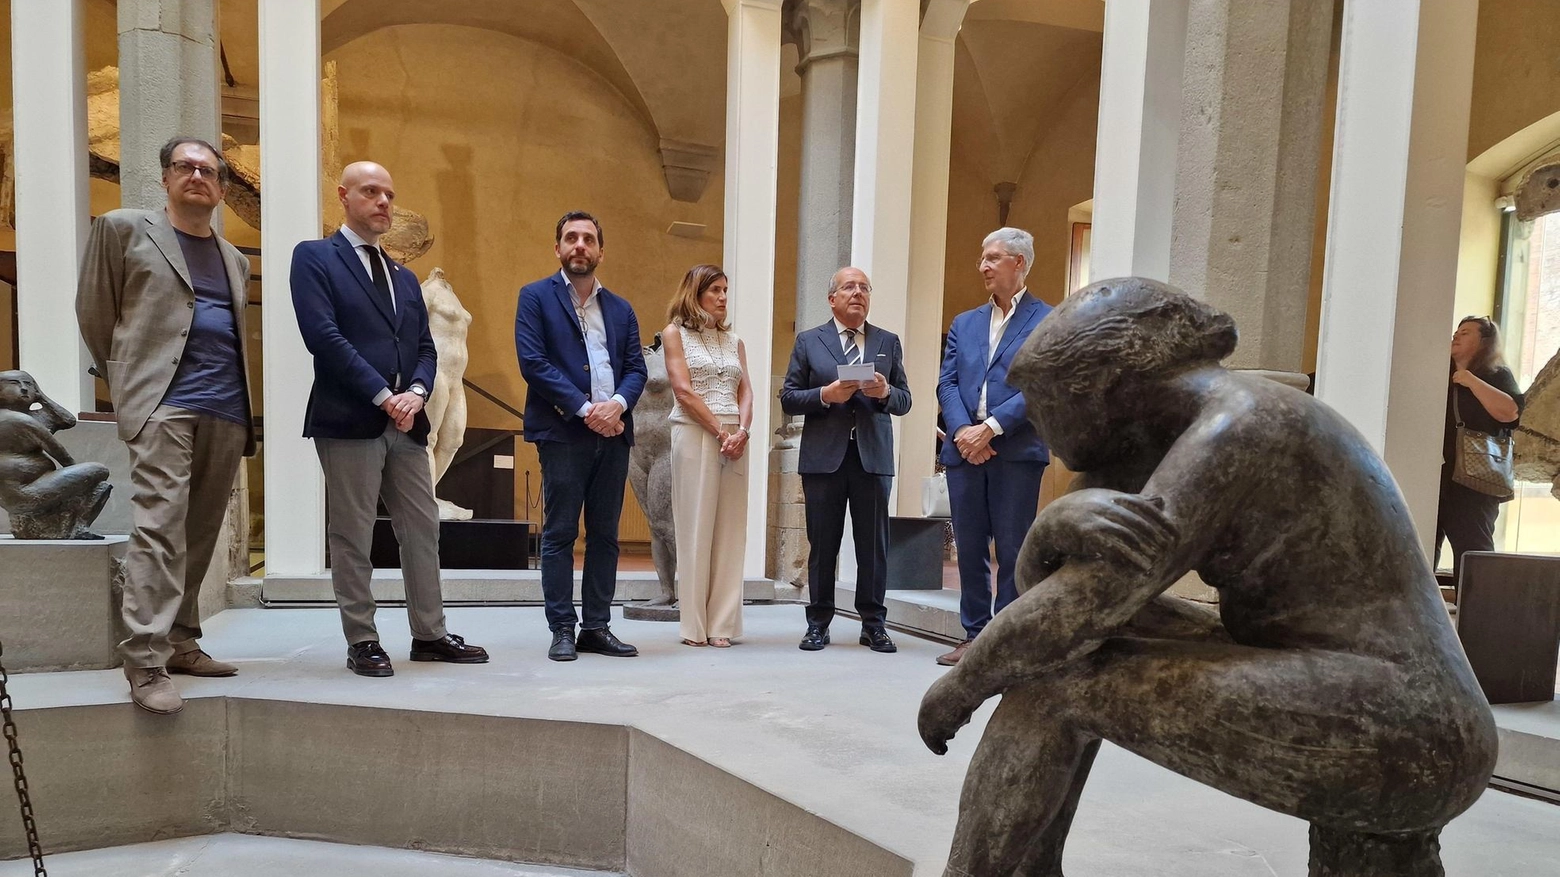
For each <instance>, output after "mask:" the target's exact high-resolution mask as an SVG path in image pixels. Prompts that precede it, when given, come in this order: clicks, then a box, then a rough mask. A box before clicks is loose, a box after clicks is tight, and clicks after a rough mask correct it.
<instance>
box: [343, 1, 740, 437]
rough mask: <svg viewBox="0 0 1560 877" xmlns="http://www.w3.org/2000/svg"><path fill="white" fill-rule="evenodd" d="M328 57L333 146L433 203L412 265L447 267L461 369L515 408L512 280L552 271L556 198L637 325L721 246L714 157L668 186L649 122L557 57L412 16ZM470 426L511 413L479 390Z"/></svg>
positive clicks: (520, 396) (400, 197) (651, 325)
mask: <svg viewBox="0 0 1560 877" xmlns="http://www.w3.org/2000/svg"><path fill="white" fill-rule="evenodd" d="M327 60H334V61H336V62H337V64H338V71H339V72H338V75H339V77H340V83H341V103H340V118H341V153H342V159H343V160H344V161H353V160H357V159H373V160H375V161H378V162H380V163H382V164H384V165H385V166H386V167H387V168H389V170H390V171H391V173H392V174H393V175H394V178H395V183H396V190H397V203H398V204H400V205H401V206H403V207H405V208H408V209H412V210H416V211H418V212H420V213H422V214H424V215H425V216H427V217H428V221H429V224H430V226H431V227H432V229H433V232H434V234H435V236H436V240H435V243H434V245H433V248H432V250H430V251H429V253H428V254H427V255H425V256H423V257H422V258H421V259H418V260H417V261H416V262H415V263H413V264H412V266H411V267H412V269H413V270H414V271H415V272H416V273H417V274H418V276H419V277H425V276H426V275H427V273H428V272H429V271H430V270H432V269H433V268H434V267H435V266H440V267H443V268H444V271H445V273H446V275H447V276H448V277H449V280H450V283H451V285H452V286H453V287H454V289H455V292H456V294H457V295H459V296H460V298H461V301H462V303H463V304H465V306H466V309H467V310H469V311H471V314H472V318H473V319H472V325H471V335H470V339H469V342H468V344H469V347H470V354H471V363H470V366H469V367H468V369H467V372H466V376H467V378H468V379H469V380H471V381H473V382H475V383H477V384H480V385H481V386H482V387H484V388H486V389H488V390H489V391H490V392H492V393H494V394H495V395H497V396H499V397H500V398H503V399H505V400H506V401H508V402H509V403H510V404H512V405H514V406H515V407H520V404H521V403H522V402H523V400H524V398H525V388H524V383H523V382H522V381H521V378H520V373H519V369H518V367H517V365H516V362H515V352H514V312H515V299H516V294H517V292H518V290H519V288H520V286H521V285H523V284H525V283H527V282H530V281H532V280H535V279H537V278H540V277H544V276H546V275H549V274H552V273H555V272H557V271H558V270H559V269H558V261H557V258H556V256H555V255H554V253H553V235H554V228H555V224H556V222H557V219H558V217H559V216H561V215H563V213H564V212H566V211H568V210H571V209H583V210H588V211H590V212H592V213H594V214H595V215H596V216H597V218H598V219H600V221H601V223H602V226H603V233H604V238H605V244H606V245H605V248H604V258H603V262H602V265H601V269H600V277H601V280H602V282H603V284H604V285H605V286H607V287H608V288H609V289H612V290H613V291H614V292H617V293H619V294H620V295H623V296H624V297H625V298H627V299H628V300H629V301H630V302H631V303H632V304H633V305H634V309H635V311H636V313H637V314H638V316H639V321H640V327H641V331H642V332H643V334H644V335H645V337H646V339H647V340H648V339H649V337H651V336H652V335H653V333H654V332H655V331H656V330H658V329H660V328H661V327H662V326H663V325H665V308H666V303H667V301H668V299H669V298H670V296H671V294H672V292H673V291H674V290H675V288H676V284H677V282H678V280H680V279H681V277H682V275H683V273H684V272H685V271H686V270H687V269H688V267H689V266H691V265H694V264H696V263H699V262H719V261H720V258H721V246H720V242H719V238H720V229H721V216H722V199H723V190H722V184H721V169H720V168H719V167H717V168H716V169H715V171H714V172H713V174H712V175H711V176H712V179H711V181H710V185H709V187H708V188H707V189H706V190H705V193H704V196H703V198H702V200H701V201H700V202H699V203H697V204H685V203H681V202H675V201H673V200H672V199H671V196H670V195H669V194H667V191H666V187H665V184H664V181H663V177H662V171H661V163H660V158H659V153H658V142H657V138H656V135H655V134H654V132H652V131H650V130H649V129H648V128H647V127H646V126H645V125H644V123H643V122H642V121H641V120H640V118H639V117H638V116H636V115H635V114H634V112H633V111H632V110H631V108H630V106H629V105H628V103H627V102H626V101H625V100H624V99H623V97H622V96H621V95H620V94H619V93H618V92H616V91H615V90H614V89H612V87H611V86H609V85H608V84H607V83H606V82H605V81H604V80H602V79H601V78H600V77H598V76H597V75H596V74H594V73H592V72H590V71H589V70H587V69H585V68H584V67H582V66H580V65H578V64H576V63H575V62H573V61H571V60H570V59H568V58H567V57H565V56H563V55H561V54H558V53H556V52H553V51H551V50H549V49H546V48H543V47H541V46H538V45H537V44H535V43H529V42H525V41H522V40H519V39H516V38H514V37H510V36H506V35H502V34H498V33H494V32H492V31H486V30H478V29H474V28H464V27H457V26H451V25H411V26H404V27H394V28H387V29H384V30H380V31H376V32H374V33H371V34H369V35H367V36H365V37H363V38H361V39H359V40H356V41H354V42H352V43H349V44H347V45H346V46H343V47H342V48H341V49H340V50H339V51H337V52H335V53H333V54H332V55H331V56H330V58H329V59H327ZM332 218H339V215H338V217H332ZM674 220H682V221H686V222H698V223H704V224H705V225H706V226H707V228H708V230H707V232H706V235H705V237H704V238H702V239H697V240H694V239H688V238H682V237H675V236H672V235H668V234H666V233H665V230H666V228H667V226H669V225H670V224H671V222H672V221H674ZM471 425H472V426H478V427H490V428H506V427H512V426H514V425H515V424H514V421H513V419H512V418H511V417H509V416H508V415H507V414H505V413H504V412H502V411H501V410H500V409H498V408H497V407H496V406H493V405H490V404H488V403H487V402H484V401H473V404H472V409H471Z"/></svg>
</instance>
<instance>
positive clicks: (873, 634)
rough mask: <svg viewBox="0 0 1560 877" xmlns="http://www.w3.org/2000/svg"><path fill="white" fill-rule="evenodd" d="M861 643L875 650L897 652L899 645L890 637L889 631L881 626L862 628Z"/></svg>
mask: <svg viewBox="0 0 1560 877" xmlns="http://www.w3.org/2000/svg"><path fill="white" fill-rule="evenodd" d="M861 644H862V645H864V646H866V647H868V648H870V649H871V650H872V651H874V652H897V651H899V647H898V646H896V645H894V641H893V640H891V639H889V638H888V631H886V630H884V629H883V628H881V627H868V628H862V630H861Z"/></svg>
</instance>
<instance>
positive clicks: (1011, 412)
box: [937, 292, 1051, 466]
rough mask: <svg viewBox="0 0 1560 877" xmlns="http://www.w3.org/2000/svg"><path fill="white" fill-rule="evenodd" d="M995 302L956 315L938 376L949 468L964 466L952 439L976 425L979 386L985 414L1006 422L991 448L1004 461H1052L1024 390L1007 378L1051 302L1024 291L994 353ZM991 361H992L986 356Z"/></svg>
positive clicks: (944, 450) (944, 455)
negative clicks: (983, 395) (1032, 420)
mask: <svg viewBox="0 0 1560 877" xmlns="http://www.w3.org/2000/svg"><path fill="white" fill-rule="evenodd" d="M992 307H993V305H992V304H991V302H989V301H988V302H986V303H985V304H983V305H981V306H980V307H978V308H975V309H974V310H971V311H965V312H964V313H962V314H959V315H958V316H957V317H954V318H953V325H952V326H949V327H948V347H947V350H945V351H944V352H943V363H942V371H941V373H940V374H939V375H938V378H937V402H938V404H939V405H941V406H942V416H943V427H944V431H945V432H946V434H947V435H946V438H944V439H943V446H942V453H941V454H940V456H939V459H941V460H942V462H943V465H945V466H962V465H963V464H964V458H963V457H961V456H959V449H958V448H957V447H956V446H955V445H954V443H953V437H954V436H955V435H958V432H959V430H961V429H963V428H964V427H966V426H969V425H971V424H974V423H978V422H980V421H977V420H976V419H975V413H976V411H978V410H979V409H980V388H981V386H982V385H985V387H986V415H987V416H988V417H995V418H996V419H997V423H1000V424H1002V434H1001V435H999V436H996V437H995V438H993V439H992V440H991V449H992V450H993V451H996V453H997V459H999V460H1025V461H1030V462H1041V463H1049V462H1050V461H1051V452H1050V450H1049V449H1047V448H1046V446H1045V442H1043V441H1041V440H1040V435H1039V434H1038V433H1036V432H1035V426H1034V424H1033V423H1030V422H1029V417H1028V412H1027V411H1026V407H1025V404H1024V394H1022V393H1020V392H1019V391H1018V389H1017V388H1015V387H1013V386H1012V385H1011V384H1009V383H1008V382H1007V373H1008V368H1009V367H1010V366H1012V365H1013V356H1014V354H1016V353H1018V349H1019V348H1020V347H1023V346H1024V341H1025V340H1026V339H1027V338H1029V333H1030V332H1033V331H1034V329H1035V327H1036V326H1038V325H1040V321H1041V320H1043V319H1045V315H1046V314H1049V313H1050V312H1051V306H1050V305H1048V304H1046V303H1045V302H1043V301H1041V300H1040V299H1038V298H1035V297H1034V295H1032V294H1031V293H1028V292H1026V293H1024V297H1023V298H1022V299H1019V302H1018V313H1015V314H1014V315H1013V316H1012V317H1011V318H1010V319H1009V320H1008V323H1007V326H1005V327H1003V329H1002V337H1001V338H999V339H998V340H997V353H996V355H995V356H989V354H990V352H991V309H992ZM988 358H989V359H990V364H989V365H988V364H987V359H988Z"/></svg>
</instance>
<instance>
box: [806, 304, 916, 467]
mask: <svg viewBox="0 0 1560 877" xmlns="http://www.w3.org/2000/svg"><path fill="white" fill-rule="evenodd" d="M862 353H863V357H862V360H861V361H862V362H870V363H872V364H873V366H874V367H875V368H876V369H877V371H878V372H879V373H880V374H882V375H883V376H884V377H886V378H887V379H888V384H889V387H888V398H886V399H873V398H870V397H868V396H865V395H863V394H861V393H856V394H855V395H853V396H851V397H850V398H849V399H847V400H846V401H845V402H843V403H840V404H835V405H825V404H824V403H823V388H824V387H825V386H827V385H829V384H831V383H833V382H834V379H835V378H837V377H839V368H840V366H842V365H844V364H845V351H844V346H843V344H842V343H841V341H840V336H839V334H838V333H836V332H835V331H834V321H833V320H830V321H829V322H827V323H824V324H823V325H822V326H819V327H817V328H815V329H808V330H807V331H806V332H803V333H801V334H800V335H797V336H796V346H795V347H793V348H792V349H791V365H790V367H788V368H787V369H786V372H785V383H784V384H783V385H782V386H781V389H780V408H781V410H783V411H784V412H785V413H786V414H791V415H796V414H801V415H805V416H804V418H803V420H802V446H801V449H800V451H799V452H798V465H797V471H799V472H801V473H803V474H807V475H819V474H828V473H830V472H835V471H838V470H839V468H840V462H841V461H843V460H844V459H845V448H846V445H847V444H848V443H849V442H850V431H851V428H852V427H855V429H856V452H857V453H858V454H859V455H860V456H861V468H863V469H865V470H866V471H867V472H870V473H871V474H873V475H893V474H894V422H893V420H892V419H891V417H894V416H903V415H904V414H905V412H907V411H909V410H910V385H909V383H908V382H907V381H906V380H905V357H904V351H903V349H902V348H901V347H900V345H899V336H898V335H895V334H894V333H893V332H890V331H888V330H886V329H880V328H878V327H877V326H873V325H871V324H867V338H866V342H865V344H864V349H863V351H862Z"/></svg>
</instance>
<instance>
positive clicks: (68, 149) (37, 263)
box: [11, 0, 95, 412]
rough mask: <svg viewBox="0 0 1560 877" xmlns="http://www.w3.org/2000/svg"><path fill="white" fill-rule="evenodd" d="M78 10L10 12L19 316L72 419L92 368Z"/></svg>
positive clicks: (23, 342) (15, 5)
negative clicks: (80, 307)
mask: <svg viewBox="0 0 1560 877" xmlns="http://www.w3.org/2000/svg"><path fill="white" fill-rule="evenodd" d="M83 37H84V20H83V12H82V2H81V0H14V2H12V4H11V72H12V81H13V82H17V83H24V82H25V83H26V84H27V85H26V87H25V88H17V89H15V93H14V95H13V100H14V106H13V113H14V115H13V119H14V130H15V146H14V149H15V152H14V161H15V169H16V275H17V285H16V295H17V302H16V309H17V335H18V337H19V338H20V348H21V349H20V350H19V351H18V353H19V354H20V358H21V365H22V369H23V370H25V371H28V372H30V373H31V374H32V376H33V377H34V378H36V379H37V380H38V386H39V387H40V388H41V389H42V390H43V392H44V393H46V394H48V395H49V397H50V398H52V399H53V400H54V401H56V402H58V403H59V404H60V405H62V406H64V407H65V409H66V410H68V411H72V412H78V411H92V410H94V408H95V405H94V399H93V385H92V377H91V376H90V375H89V374H88V373H87V367H88V366H89V365H91V361H90V359H89V358H88V356H87V351H86V346H85V344H83V342H82V340H81V330H80V328H79V327H78V326H77V323H76V295H75V292H76V278H77V275H78V272H79V270H80V267H81V255H82V253H83V252H84V251H85V249H86V245H87V230H88V227H89V222H90V214H91V204H90V201H89V199H88V189H87V185H88V182H87V181H88V175H87V97H86V87H87V80H86V60H85V59H86V55H85V47H84V43H83Z"/></svg>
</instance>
